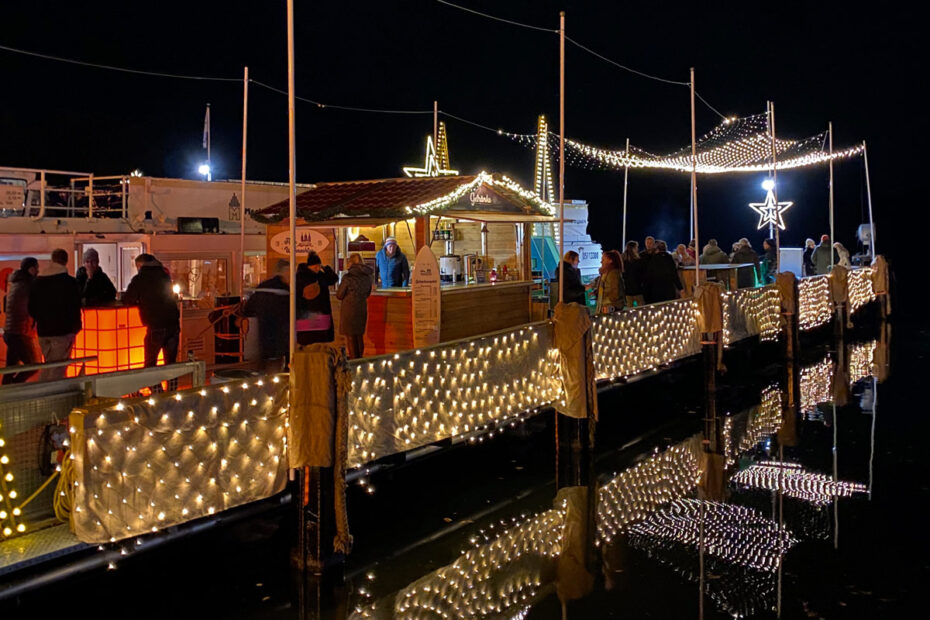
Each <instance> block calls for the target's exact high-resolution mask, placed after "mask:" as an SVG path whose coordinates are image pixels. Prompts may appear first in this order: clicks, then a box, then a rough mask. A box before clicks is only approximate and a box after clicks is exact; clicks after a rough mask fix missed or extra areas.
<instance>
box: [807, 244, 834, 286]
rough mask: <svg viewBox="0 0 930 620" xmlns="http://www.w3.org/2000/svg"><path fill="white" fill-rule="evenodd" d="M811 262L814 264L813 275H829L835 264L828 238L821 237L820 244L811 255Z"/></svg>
mask: <svg viewBox="0 0 930 620" xmlns="http://www.w3.org/2000/svg"><path fill="white" fill-rule="evenodd" d="M811 262H812V263H813V264H814V273H815V274H816V275H818V276H822V275H826V274H828V273H830V269H831V268H832V267H833V264H834V263H835V262H836V259H835V256H834V251H833V250H832V249H831V248H830V236H829V235H821V237H820V243H818V244H817V247H816V248H814V251H813V252H812V253H811Z"/></svg>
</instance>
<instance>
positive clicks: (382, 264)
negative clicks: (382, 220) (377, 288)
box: [375, 237, 410, 288]
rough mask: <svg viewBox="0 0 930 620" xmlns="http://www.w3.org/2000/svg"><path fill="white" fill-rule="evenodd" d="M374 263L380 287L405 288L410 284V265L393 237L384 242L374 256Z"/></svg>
mask: <svg viewBox="0 0 930 620" xmlns="http://www.w3.org/2000/svg"><path fill="white" fill-rule="evenodd" d="M375 262H376V263H377V264H378V276H379V277H380V278H381V286H382V287H385V288H387V287H391V286H407V283H408V282H410V265H409V264H408V263H407V257H406V256H404V253H403V252H401V251H400V248H399V247H397V239H395V238H394V237H388V238H387V239H385V240H384V247H383V248H381V250H380V251H378V253H377V254H376V255H375Z"/></svg>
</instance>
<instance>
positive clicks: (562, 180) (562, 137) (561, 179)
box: [559, 11, 565, 303]
mask: <svg viewBox="0 0 930 620" xmlns="http://www.w3.org/2000/svg"><path fill="white" fill-rule="evenodd" d="M564 294H565V11H560V12H559V303H564V301H565V296H564Z"/></svg>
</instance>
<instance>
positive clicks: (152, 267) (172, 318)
mask: <svg viewBox="0 0 930 620" xmlns="http://www.w3.org/2000/svg"><path fill="white" fill-rule="evenodd" d="M136 270H137V271H138V273H137V274H136V275H134V276H133V277H132V280H131V281H130V282H129V286H128V287H126V292H125V293H123V303H124V304H126V305H127V306H139V316H140V317H141V318H142V324H143V325H145V327H146V331H145V342H144V344H145V366H146V368H148V367H149V366H156V365H157V364H158V354H159V353H160V352H162V351H164V354H165V364H174V363H175V362H176V361H177V359H178V344H179V340H180V337H181V321H180V316H181V315H180V312H179V311H178V301H177V299H176V298H175V296H174V294H173V293H172V292H171V276H169V275H168V271H167V270H166V269H165V267H164V266H163V265H162V264H161V263H160V262H158V259H156V258H155V257H154V256H152V255H151V254H139V256H137V257H136Z"/></svg>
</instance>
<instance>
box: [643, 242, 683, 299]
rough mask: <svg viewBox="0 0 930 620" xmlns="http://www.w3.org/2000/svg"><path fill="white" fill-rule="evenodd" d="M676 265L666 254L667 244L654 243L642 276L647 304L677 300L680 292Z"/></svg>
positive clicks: (679, 279)
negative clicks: (653, 249) (653, 248)
mask: <svg viewBox="0 0 930 620" xmlns="http://www.w3.org/2000/svg"><path fill="white" fill-rule="evenodd" d="M682 288H683V287H682V284H681V278H679V277H678V265H676V264H675V259H674V258H672V255H671V254H669V253H668V244H666V243H665V242H664V241H661V240H659V241H656V244H655V251H654V252H653V253H652V256H651V258H650V259H649V262H647V263H646V269H645V273H644V275H643V295H644V297H645V298H646V303H647V304H654V303H658V302H660V301H669V300H672V299H678V298H679V297H680V293H681V290H682Z"/></svg>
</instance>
